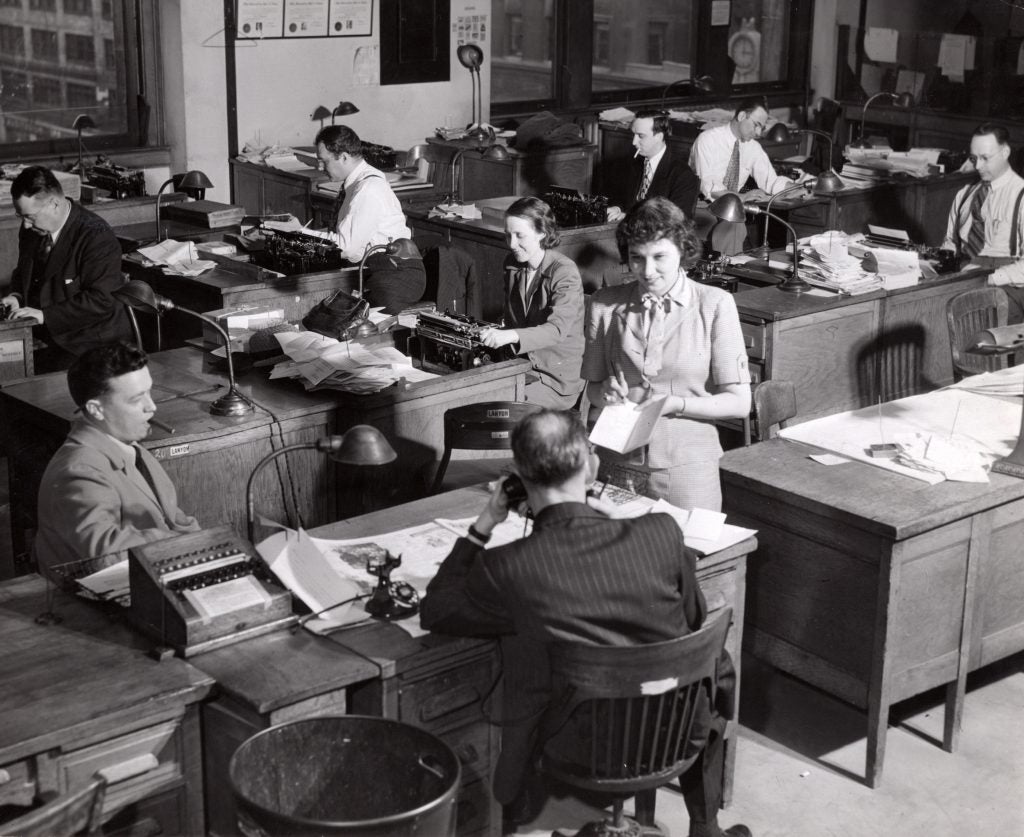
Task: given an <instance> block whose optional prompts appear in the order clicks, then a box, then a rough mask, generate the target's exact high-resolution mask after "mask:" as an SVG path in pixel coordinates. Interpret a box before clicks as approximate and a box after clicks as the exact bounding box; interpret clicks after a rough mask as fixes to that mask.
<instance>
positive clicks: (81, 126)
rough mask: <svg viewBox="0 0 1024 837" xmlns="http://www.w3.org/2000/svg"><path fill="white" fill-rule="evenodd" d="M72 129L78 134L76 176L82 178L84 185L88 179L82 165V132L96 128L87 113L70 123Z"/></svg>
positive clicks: (81, 114) (79, 115)
mask: <svg viewBox="0 0 1024 837" xmlns="http://www.w3.org/2000/svg"><path fill="white" fill-rule="evenodd" d="M71 127H72V129H74V130H75V131H77V132H78V168H77V169H76V171H77V172H78V176H79V177H80V178H82V182H83V183H85V182H87V181H88V179H89V178H87V177H86V176H85V167H84V166H83V164H82V152H83V145H82V131H84V130H87V129H92V128H95V127H96V122H95V121H94V120H93V118H92V117H91V116H89V114H87V113H80V114H78V116H76V117H75V121H74V122H72V123H71Z"/></svg>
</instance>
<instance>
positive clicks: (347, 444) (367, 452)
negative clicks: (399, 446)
mask: <svg viewBox="0 0 1024 837" xmlns="http://www.w3.org/2000/svg"><path fill="white" fill-rule="evenodd" d="M334 439H337V440H338V444H337V446H335V445H333V444H332V445H331V452H330V456H331V459H333V460H334V461H335V462H340V463H341V464H343V465H387V464H388V463H389V462H394V461H395V459H396V458H397V457H398V454H396V453H395V449H394V448H393V447H391V444H390V443H389V442H388V440H387V439H385V438H384V434H383V433H381V432H380V431H379V430H378V429H377V428H376V427H373V426H371V425H369V424H357V425H355V426H354V427H350V428H349V429H348V430H346V431H345V433H344V434H343V435H342V436H340V437H338V436H335V437H332V441H333V440H334Z"/></svg>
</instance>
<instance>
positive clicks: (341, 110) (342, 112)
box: [331, 101, 359, 125]
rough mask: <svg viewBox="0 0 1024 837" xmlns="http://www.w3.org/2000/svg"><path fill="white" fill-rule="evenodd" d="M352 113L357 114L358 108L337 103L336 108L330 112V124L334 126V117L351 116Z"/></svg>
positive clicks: (350, 104) (347, 103)
mask: <svg viewBox="0 0 1024 837" xmlns="http://www.w3.org/2000/svg"><path fill="white" fill-rule="evenodd" d="M353 113H359V108H357V107H356V106H355V105H354V104H352V103H351V102H345V101H341V102H338V106H337V107H336V108H335V109H334V110H332V111H331V124H332V125H333V124H334V117H335V116H351V115H352V114H353Z"/></svg>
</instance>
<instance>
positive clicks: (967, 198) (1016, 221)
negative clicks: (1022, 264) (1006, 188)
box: [953, 183, 1024, 259]
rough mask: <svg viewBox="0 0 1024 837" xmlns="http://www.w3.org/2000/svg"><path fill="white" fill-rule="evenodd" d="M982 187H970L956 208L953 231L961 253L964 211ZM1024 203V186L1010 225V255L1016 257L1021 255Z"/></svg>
mask: <svg viewBox="0 0 1024 837" xmlns="http://www.w3.org/2000/svg"><path fill="white" fill-rule="evenodd" d="M980 188H981V184H980V183H976V184H975V185H974V188H973V189H968V190H967V192H966V193H965V194H964V196H963V197H962V198H961V199H960V204H959V205H958V206H957V208H956V226H955V227H954V229H953V232H954V233H956V239H955V240H956V252H957V253H958V254H959V253H960V251H961V250H962V249H963V243H964V242H963V236H962V235H961V233H960V229H961V227H963V225H964V218H963V211H964V207H965V206H970V203H971V199H972V198H973V197H974V193H975V192H976V191H977V190H978V189H980ZM1021 203H1024V186H1022V187H1021V188H1020V191H1019V192H1017V200H1015V201H1014V203H1013V218H1012V221H1011V227H1010V255H1011V256H1013V258H1014V259H1019V258H1020V257H1021V235H1020V206H1021Z"/></svg>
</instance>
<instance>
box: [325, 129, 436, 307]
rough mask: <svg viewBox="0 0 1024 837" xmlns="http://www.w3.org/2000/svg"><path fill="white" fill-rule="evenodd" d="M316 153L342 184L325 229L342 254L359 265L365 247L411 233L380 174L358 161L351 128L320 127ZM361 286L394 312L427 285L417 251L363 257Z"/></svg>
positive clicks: (373, 301) (359, 145)
mask: <svg viewBox="0 0 1024 837" xmlns="http://www.w3.org/2000/svg"><path fill="white" fill-rule="evenodd" d="M316 156H317V159H318V160H319V161H320V166H321V168H322V169H323V170H324V171H326V172H327V176H328V177H330V179H331V180H333V181H341V183H342V186H341V189H340V191H339V193H338V200H337V202H336V203H335V213H334V214H335V219H334V222H333V224H331V225H330V226H329V229H328V232H329V237H330V238H331V240H332V241H334V242H335V243H336V244H337V245H338V247H339V248H340V249H341V255H342V257H343V258H345V259H347V260H348V261H350V262H355V263H358V262H359V261H360V260H361V259H362V258H363V253H364V252H365V251H366V248H367V247H369V246H371V245H377V244H387V243H388V242H390V241H394V240H395V239H397V238H409V237H410V236H411V235H412V233H411V232H410V230H409V226H408V225H407V224H406V222H405V215H404V213H403V212H402V205H401V204H400V203H399V202H398V198H396V197H395V193H394V192H393V191H392V190H391V186H390V185H389V184H388V181H387V178H386V177H385V176H384V172H382V171H379V170H377V169H375V168H374V167H373V166H371V165H370V164H369V163H367V162H366V160H364V159H363V151H362V143H361V141H360V139H359V137H358V136H357V135H356V132H355V131H353V130H352V129H351V128H349V127H347V126H345V125H328V126H327V127H325V128H321V129H320V132H319V133H318V134H317V135H316ZM365 285H366V289H365V293H366V296H367V298H368V299H369V301H370V305H372V306H375V307H376V306H380V307H383V308H384V310H385V311H386V312H387V313H388V314H397V313H398V312H399V311H402V310H404V309H406V308H409V307H410V306H412V305H415V304H416V303H417V302H419V301H420V299H422V298H423V293H424V291H425V290H426V285H427V273H426V270H424V268H423V259H422V258H420V256H419V254H418V253H417V254H416V255H415V256H414V257H412V258H399V257H397V256H390V255H388V254H387V253H383V252H378V253H374V254H373V255H371V256H370V257H369V258H368V259H367V260H366V266H365Z"/></svg>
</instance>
